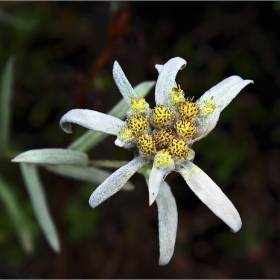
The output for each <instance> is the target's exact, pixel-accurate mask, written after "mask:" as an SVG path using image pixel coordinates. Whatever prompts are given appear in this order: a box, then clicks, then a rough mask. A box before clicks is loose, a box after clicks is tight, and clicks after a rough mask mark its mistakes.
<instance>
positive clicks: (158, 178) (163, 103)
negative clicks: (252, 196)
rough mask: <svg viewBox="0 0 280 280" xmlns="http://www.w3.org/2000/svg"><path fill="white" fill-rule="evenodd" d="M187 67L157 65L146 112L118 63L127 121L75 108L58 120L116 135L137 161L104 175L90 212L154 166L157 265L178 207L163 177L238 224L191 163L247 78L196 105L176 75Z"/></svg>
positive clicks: (170, 246) (176, 62)
mask: <svg viewBox="0 0 280 280" xmlns="http://www.w3.org/2000/svg"><path fill="white" fill-rule="evenodd" d="M185 66H186V61H185V60H184V59H182V58H180V57H175V58H172V59H170V60H169V61H168V62H167V63H165V64H164V65H156V68H157V70H158V71H159V77H158V80H157V83H156V87H155V101H156V107H155V108H154V109H152V110H151V109H150V108H149V104H147V102H146V101H145V99H144V98H143V97H141V96H140V97H139V96H138V95H137V94H136V92H135V91H134V90H133V88H132V86H131V85H130V83H129V82H128V80H127V78H126V76H125V74H124V73H123V71H122V69H121V67H120V66H119V64H118V62H115V63H114V67H113V77H114V80H115V83H116V85H117V87H118V88H119V91H120V92H121V94H122V95H123V97H124V99H125V100H126V102H127V104H128V105H129V110H128V112H127V119H126V121H122V120H120V119H118V118H115V117H113V116H109V115H106V114H102V113H99V112H96V111H91V110H82V109H73V110H71V111H69V112H68V113H66V114H65V115H64V116H63V117H62V118H61V121H60V124H61V126H62V128H63V129H64V130H65V131H66V132H68V133H70V132H71V125H70V123H77V124H79V125H82V126H84V127H87V128H89V129H93V130H97V131H101V132H105V133H108V134H112V135H116V136H117V139H116V141H115V144H116V145H118V146H120V147H124V148H127V149H130V150H133V151H134V153H135V158H134V159H133V160H132V161H130V162H129V163H128V164H126V165H124V166H123V167H121V168H119V169H118V170H117V171H115V172H114V173H113V174H112V175H111V176H110V177H108V178H107V179H106V180H105V181H104V182H103V183H102V184H101V185H100V186H99V187H98V188H97V189H96V190H95V191H94V192H93V193H92V195H91V196H90V199H89V204H90V206H91V207H92V208H94V207H96V206H97V205H99V204H100V203H101V202H103V201H104V200H105V199H107V198H108V197H110V196H112V195H113V194H115V193H116V192H117V191H119V190H120V189H121V188H122V187H123V186H124V184H125V183H126V182H127V181H128V180H129V178H130V177H131V176H132V175H133V174H134V173H135V172H136V171H137V170H138V169H140V168H141V167H143V166H145V165H148V164H150V163H153V167H152V169H151V171H150V172H148V173H149V179H148V180H147V181H148V188H149V204H150V205H151V204H152V203H153V202H154V201H155V200H156V203H157V205H158V212H159V242H160V259H159V264H160V265H165V264H167V263H168V262H169V261H170V259H171V257H172V255H173V252H174V244H175V239H176V232H177V208H176V203H175V199H174V197H173V195H172V193H171V190H170V188H169V186H168V185H167V184H166V183H165V182H164V178H165V176H166V175H167V174H168V173H170V172H171V171H173V170H176V171H178V172H179V173H180V174H181V175H182V176H183V178H184V179H185V181H186V182H187V184H188V186H189V187H190V188H191V189H192V191H193V192H194V193H195V194H196V195H197V196H198V197H199V198H200V200H201V201H202V202H203V203H205V204H206V205H207V206H208V207H209V208H210V209H211V210H212V211H213V212H214V214H216V215H217V216H218V217H219V218H220V219H222V220H223V221H224V222H225V223H226V224H227V225H228V226H229V227H230V228H231V230H232V231H233V232H237V231H238V230H239V229H240V228H241V225H242V222H241V219H240V216H239V214H238V212H237V210H236V209H235V207H234V206H233V204H232V203H231V202H230V200H229V199H228V198H227V197H226V196H225V194H224V193H223V192H222V191H221V189H220V188H219V187H218V186H217V185H216V184H215V183H214V182H213V181H212V180H211V178H210V177H208V176H207V175H206V174H205V173H204V172H203V171H202V170H201V169H200V168H198V167H197V166H196V165H195V164H194V163H193V159H194V155H195V153H194V151H193V150H192V149H191V147H192V145H193V143H194V142H196V141H198V140H200V139H201V138H203V137H205V136H206V135H207V134H208V133H209V132H210V131H211V130H212V129H213V128H214V127H215V126H216V124H217V121H218V119H219V116H220V113H221V111H222V110H223V109H224V108H225V107H226V106H227V105H228V104H229V103H230V102H231V100H232V99H233V98H234V97H235V96H236V95H237V94H238V93H239V92H240V91H241V90H242V89H243V88H244V87H245V86H246V85H248V84H249V83H253V81H251V80H243V79H241V78H240V77H238V76H231V77H229V78H227V79H225V80H223V81H222V82H220V83H219V84H217V85H216V86H214V87H212V88H211V89H210V90H208V91H206V92H205V93H204V94H203V95H202V96H201V97H200V98H199V99H198V100H197V101H196V102H194V101H193V99H192V98H186V97H185V95H184V92H183V90H182V89H181V88H180V85H178V86H177V84H176V82H175V77H176V75H177V73H178V71H179V70H182V69H183V68H184V67H185Z"/></svg>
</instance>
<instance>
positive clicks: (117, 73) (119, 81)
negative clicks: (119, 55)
mask: <svg viewBox="0 0 280 280" xmlns="http://www.w3.org/2000/svg"><path fill="white" fill-rule="evenodd" d="M113 78H114V80H115V83H116V85H117V87H118V89H119V91H120V93H121V94H122V96H123V98H124V100H125V101H126V103H127V105H128V106H130V99H131V98H139V96H138V95H137V93H136V92H135V90H134V89H133V87H132V86H131V84H130V83H129V81H128V80H127V78H126V76H125V74H124V72H123V70H122V68H121V67H120V65H119V63H118V62H117V61H115V63H114V66H113Z"/></svg>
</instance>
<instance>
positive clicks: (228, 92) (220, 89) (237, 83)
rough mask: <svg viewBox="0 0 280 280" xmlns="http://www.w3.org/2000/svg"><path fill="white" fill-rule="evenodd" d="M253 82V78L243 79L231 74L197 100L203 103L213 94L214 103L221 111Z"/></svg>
mask: <svg viewBox="0 0 280 280" xmlns="http://www.w3.org/2000/svg"><path fill="white" fill-rule="evenodd" d="M253 83H254V82H253V81H252V80H243V79H242V78H240V77H239V76H231V77H229V78H227V79H224V80H223V81H221V82H220V83H218V84H217V85H215V86H214V87H212V88H211V89H209V90H208V91H206V92H205V93H204V94H203V95H202V96H201V97H200V98H199V100H198V101H197V102H198V103H201V102H203V101H206V100H208V99H210V98H211V97H212V96H213V97H214V99H213V104H215V106H216V108H218V109H219V111H220V112H221V111H222V110H223V109H224V108H225V107H226V106H227V105H228V104H229V103H230V102H231V101H232V99H233V98H235V97H236V95H237V94H238V93H239V92H240V91H241V90H242V89H243V88H244V87H245V86H247V85H248V84H253Z"/></svg>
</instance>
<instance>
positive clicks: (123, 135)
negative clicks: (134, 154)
mask: <svg viewBox="0 0 280 280" xmlns="http://www.w3.org/2000/svg"><path fill="white" fill-rule="evenodd" d="M119 137H120V139H121V140H122V141H124V140H127V139H129V138H132V137H133V133H132V131H131V130H130V129H129V128H127V127H125V126H123V127H122V128H121V129H120V131H119Z"/></svg>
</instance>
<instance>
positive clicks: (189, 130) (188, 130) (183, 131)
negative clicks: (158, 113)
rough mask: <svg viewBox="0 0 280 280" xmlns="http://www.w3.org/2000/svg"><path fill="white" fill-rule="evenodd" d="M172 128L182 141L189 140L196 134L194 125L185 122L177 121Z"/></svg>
mask: <svg viewBox="0 0 280 280" xmlns="http://www.w3.org/2000/svg"><path fill="white" fill-rule="evenodd" d="M174 128H175V129H176V131H177V133H178V134H179V135H180V136H181V137H183V138H184V139H185V138H191V137H192V136H194V134H195V132H196V127H195V124H194V123H191V122H189V121H185V120H183V121H182V120H178V121H177V122H176V123H175V125H174Z"/></svg>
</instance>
